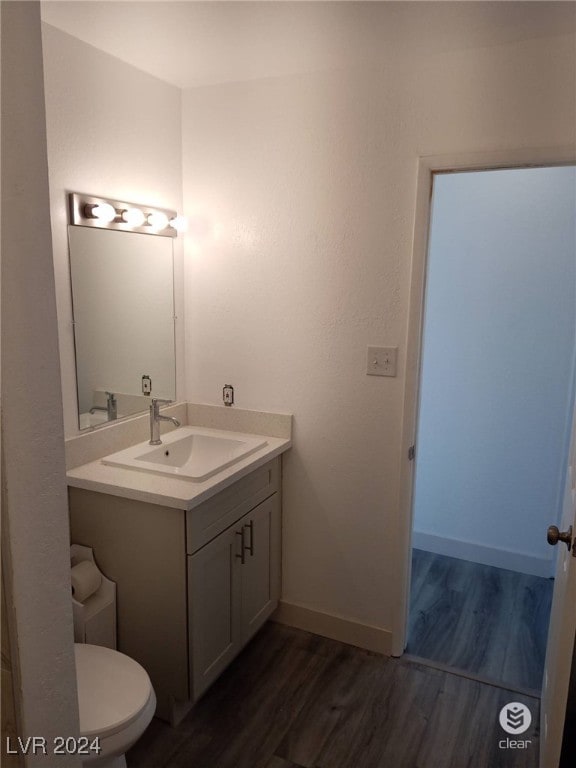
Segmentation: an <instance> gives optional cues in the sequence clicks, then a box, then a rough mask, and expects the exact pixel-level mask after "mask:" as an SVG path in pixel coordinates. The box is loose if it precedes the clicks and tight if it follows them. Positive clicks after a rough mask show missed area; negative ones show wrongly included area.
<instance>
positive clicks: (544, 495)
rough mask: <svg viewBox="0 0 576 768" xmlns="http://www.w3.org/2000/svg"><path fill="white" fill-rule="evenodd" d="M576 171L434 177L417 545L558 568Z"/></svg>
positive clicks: (570, 361) (575, 254)
mask: <svg viewBox="0 0 576 768" xmlns="http://www.w3.org/2000/svg"><path fill="white" fill-rule="evenodd" d="M575 222H576V169H574V168H573V167H571V168H537V169H522V170H512V171H509V170H506V171H489V172H481V173H458V174H443V175H438V176H436V179H435V184H434V197H433V216H432V223H431V236H430V249H429V257H428V259H429V261H428V272H427V293H426V305H425V320H424V354H423V363H422V366H423V367H422V381H421V394H420V416H419V430H418V437H417V460H416V482H415V507H414V515H415V518H414V539H413V543H414V545H415V546H419V547H422V548H426V549H430V550H431V551H439V552H443V553H444V554H450V555H453V556H456V557H468V558H469V559H473V560H477V561H479V562H487V563H489V564H493V565H500V566H502V567H509V568H513V569H518V570H523V571H526V572H533V573H541V574H542V575H548V574H549V573H550V564H551V562H552V557H553V550H552V548H551V547H550V546H549V545H547V544H546V540H545V531H546V527H547V525H549V524H551V523H553V522H555V521H556V520H557V518H558V511H559V499H560V494H561V491H562V482H563V478H562V474H563V467H564V459H565V452H566V433H567V423H568V408H569V403H570V396H571V393H572V377H573V369H574V346H575V299H576V293H575V285H576V282H575V281H576V224H575Z"/></svg>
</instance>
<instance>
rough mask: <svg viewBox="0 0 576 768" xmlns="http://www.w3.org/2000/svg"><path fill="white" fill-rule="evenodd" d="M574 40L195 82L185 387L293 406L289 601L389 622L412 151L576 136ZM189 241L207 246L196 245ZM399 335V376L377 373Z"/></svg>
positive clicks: (188, 120)
mask: <svg viewBox="0 0 576 768" xmlns="http://www.w3.org/2000/svg"><path fill="white" fill-rule="evenodd" d="M574 61H575V58H574V38H573V37H568V36H566V37H557V38H555V39H550V40H547V39H540V40H532V41H527V42H522V43H517V44H510V45H504V46H499V47H493V48H481V49H471V50H465V51H455V52H450V53H446V54H442V55H435V56H428V57H426V58H424V57H420V56H419V55H417V53H416V52H415V51H411V50H410V45H409V41H408V40H407V41H406V46H405V54H404V55H403V56H398V55H396V56H393V57H392V56H391V57H390V58H389V59H387V58H386V53H385V51H384V50H382V52H381V59H380V60H379V61H375V62H374V66H373V67H371V68H358V69H354V70H342V71H339V72H333V73H327V74H324V75H318V74H316V75H309V76H307V75H302V76H294V77H286V78H278V79H269V80H261V81H257V82H251V83H237V84H230V85H221V86H217V87H209V88H204V89H196V90H188V91H185V92H184V97H183V161H184V166H183V167H184V201H185V209H186V212H187V213H188V214H194V213H197V214H198V215H202V216H204V217H205V218H207V219H209V220H211V221H212V223H213V226H214V229H215V232H214V236H213V238H212V239H211V240H204V242H203V243H201V244H198V243H194V242H193V240H192V237H190V238H189V240H188V246H189V252H188V254H187V259H186V274H185V290H186V348H187V357H186V382H187V397H188V399H190V400H194V401H197V402H206V403H218V402H220V397H221V390H222V386H223V384H225V383H231V384H233V385H234V387H235V389H236V402H237V405H238V406H239V407H246V408H255V409H269V410H275V409H276V410H280V411H288V412H292V413H294V415H295V430H294V443H295V448H294V449H293V450H292V451H291V453H290V455H289V456H288V457H287V459H286V461H285V484H284V501H285V506H284V581H283V593H284V600H286V601H288V602H290V603H296V604H301V605H304V606H307V607H308V608H311V609H314V610H318V611H324V612H326V613H329V614H333V615H336V616H341V617H344V618H348V619H352V620H355V621H358V622H361V623H364V624H371V625H374V626H377V627H382V628H385V629H387V628H390V627H391V624H392V611H393V604H394V599H395V594H394V588H395V586H394V585H395V578H396V574H397V573H398V570H399V557H400V556H401V555H400V553H398V551H397V550H398V547H397V541H398V526H399V518H398V515H399V483H400V466H401V461H402V460H404V457H402V456H401V452H400V439H401V422H402V403H403V386H404V363H405V357H404V355H405V348H404V340H405V338H406V332H407V328H406V326H407V313H408V292H409V280H410V262H411V237H412V228H413V219H414V207H415V186H416V170H417V160H418V156H419V155H423V154H441V153H451V154H452V153H456V152H470V151H482V150H487V151H488V150H507V149H511V148H522V147H543V146H557V145H568V144H570V143H571V142H573V141H574V125H575V110H574ZM193 246H194V248H193ZM368 344H383V345H399V347H400V349H399V375H398V377H397V378H395V379H393V378H377V377H367V376H366V375H365V372H364V371H365V365H366V346H367V345H368Z"/></svg>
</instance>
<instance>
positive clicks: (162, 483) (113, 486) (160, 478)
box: [66, 431, 292, 510]
mask: <svg viewBox="0 0 576 768" xmlns="http://www.w3.org/2000/svg"><path fill="white" fill-rule="evenodd" d="M230 434H231V435H233V434H234V432H232V431H231V432H230ZM266 441H267V442H266V445H265V446H263V447H262V448H260V449H259V450H257V451H255V452H254V453H251V454H250V455H249V456H247V457H246V458H244V459H241V460H239V461H238V462H236V463H235V464H233V465H232V466H230V467H228V468H226V469H223V470H222V471H220V472H218V473H217V474H215V475H213V476H212V477H209V478H207V479H206V480H204V481H202V482H194V481H191V480H184V479H181V478H177V477H167V476H164V475H158V474H152V473H147V472H140V471H138V470H133V469H125V468H123V467H116V466H109V465H106V464H103V463H102V461H101V459H98V460H97V461H92V462H90V463H88V464H83V465H82V466H79V467H76V468H75V469H70V470H68V472H67V473H66V477H67V482H68V485H69V486H72V487H74V488H83V489H84V490H88V491H97V492H99V493H107V494H109V495H111V496H121V497H124V498H127V499H135V500H137V501H144V502H148V503H150V504H159V505H162V506H165V507H173V508H175V509H185V510H190V509H194V507H197V506H198V505H199V504H201V503H202V502H204V501H206V499H209V498H210V497H211V496H214V495H215V494H216V493H218V492H219V491H221V490H223V489H224V488H227V487H228V486H229V485H232V483H234V482H236V480H239V479H240V478H241V477H244V476H245V475H248V474H249V473H250V472H252V471H253V470H255V469H258V467H261V466H262V465H264V464H266V463H267V462H269V461H270V460H271V459H274V458H275V457H276V456H279V455H280V454H281V453H284V451H287V450H288V449H289V448H290V447H291V446H292V441H291V440H290V439H289V438H283V437H270V436H267V437H266Z"/></svg>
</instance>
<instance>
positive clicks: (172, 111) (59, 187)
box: [42, 24, 184, 436]
mask: <svg viewBox="0 0 576 768" xmlns="http://www.w3.org/2000/svg"><path fill="white" fill-rule="evenodd" d="M42 39H43V45H44V78H45V88H46V121H47V135H48V167H49V179H50V200H51V216H52V237H53V248H54V268H55V274H56V295H57V304H58V324H59V332H60V359H61V366H62V389H63V400H64V424H65V432H66V436H71V435H74V434H77V433H78V416H77V405H76V374H75V368H74V339H73V331H72V325H71V321H72V305H71V300H70V273H69V261H68V242H67V202H66V192H67V191H68V192H84V193H86V194H92V195H97V196H102V197H111V198H114V199H117V200H126V201H128V202H133V203H142V204H147V205H150V206H157V207H160V208H168V209H173V210H177V211H181V210H182V182H181V173H182V171H181V125H180V117H181V111H180V91H179V89H178V88H175V87H174V86H171V85H167V84H166V83H164V82H162V81H160V80H158V79H156V78H154V77H151V76H150V75H147V74H145V73H143V72H141V71H139V70H137V69H135V68H134V67H131V66H129V65H128V64H124V63H123V62H121V61H120V60H119V59H116V58H114V57H112V56H109V55H108V54H105V53H102V52H101V51H99V50H97V49H96V48H93V47H92V46H90V45H87V44H86V43H83V42H81V41H80V40H78V39H76V38H74V37H71V36H70V35H67V34H65V33H64V32H61V31H60V30H58V29H56V28H55V27H51V26H49V25H47V24H43V25H42ZM174 255H175V273H176V297H175V299H176V302H175V303H176V314H177V315H179V316H180V320H179V321H177V324H176V329H177V334H176V356H177V362H178V365H177V386H176V391H177V396H178V397H180V396H181V394H182V393H183V390H184V386H183V373H184V370H183V364H182V359H183V325H182V319H181V318H182V311H181V310H182V303H183V290H182V286H183V280H182V238H176V240H175V241H174Z"/></svg>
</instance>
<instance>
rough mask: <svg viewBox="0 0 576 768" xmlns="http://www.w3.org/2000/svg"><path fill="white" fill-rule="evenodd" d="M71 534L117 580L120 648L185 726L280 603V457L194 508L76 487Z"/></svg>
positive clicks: (167, 713) (161, 711) (166, 710)
mask: <svg viewBox="0 0 576 768" xmlns="http://www.w3.org/2000/svg"><path fill="white" fill-rule="evenodd" d="M69 501H70V527H71V540H72V542H74V543H75V544H84V545H87V546H90V547H92V548H93V550H94V557H95V560H96V562H97V564H98V566H99V567H100V569H101V570H102V571H103V573H105V574H106V576H107V577H108V578H110V579H112V580H113V581H115V582H116V584H117V599H118V606H117V608H118V650H120V651H122V652H124V653H126V654H127V655H128V656H131V657H132V658H134V659H135V660H136V661H138V662H139V663H140V664H142V666H143V667H144V668H145V669H146V670H147V672H148V674H149V675H150V678H151V680H152V684H153V686H154V689H155V691H156V695H157V699H158V708H157V713H156V714H157V715H158V716H159V717H161V718H163V719H165V720H168V721H170V722H172V723H173V724H176V723H177V722H178V721H179V720H180V719H181V718H182V717H183V715H184V714H185V713H186V711H187V710H188V709H189V707H190V705H191V704H193V703H194V702H195V701H196V700H197V699H198V697H199V696H201V695H202V693H204V691H205V690H206V689H207V688H208V686H209V685H210V684H211V683H212V682H214V680H215V679H216V678H217V677H218V675H219V674H220V673H221V672H222V671H223V670H224V669H225V667H226V666H227V665H228V664H229V663H230V661H232V659H233V658H234V657H235V656H236V654H237V653H238V652H239V651H240V650H241V649H242V647H243V646H244V645H245V644H246V643H247V642H248V640H249V639H250V638H251V637H252V635H253V634H254V633H255V632H256V631H257V629H258V628H259V627H261V626H262V624H263V623H264V622H265V621H266V619H267V618H268V617H269V616H270V614H271V613H272V612H273V611H274V609H275V608H276V606H277V604H278V598H279V595H280V548H281V522H280V457H277V458H275V459H273V460H272V461H269V462H268V463H267V464H265V465H263V466H262V467H259V468H257V469H255V470H253V471H252V472H250V473H249V474H247V475H245V476H244V477H242V478H240V479H239V480H237V481H236V482H234V483H232V484H231V485H230V486H228V487H227V488H225V489H224V490H221V491H219V492H217V493H216V494H215V495H213V496H211V497H210V498H208V499H207V500H205V501H204V502H202V503H200V504H199V505H197V506H195V507H194V508H193V509H189V510H186V509H175V508H173V507H168V506H166V507H165V506H162V505H159V504H156V503H154V504H153V503H147V502H145V501H140V500H135V499H129V498H123V497H120V496H113V495H109V494H104V493H99V492H96V491H91V490H86V489H80V488H74V487H70V488H69Z"/></svg>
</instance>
